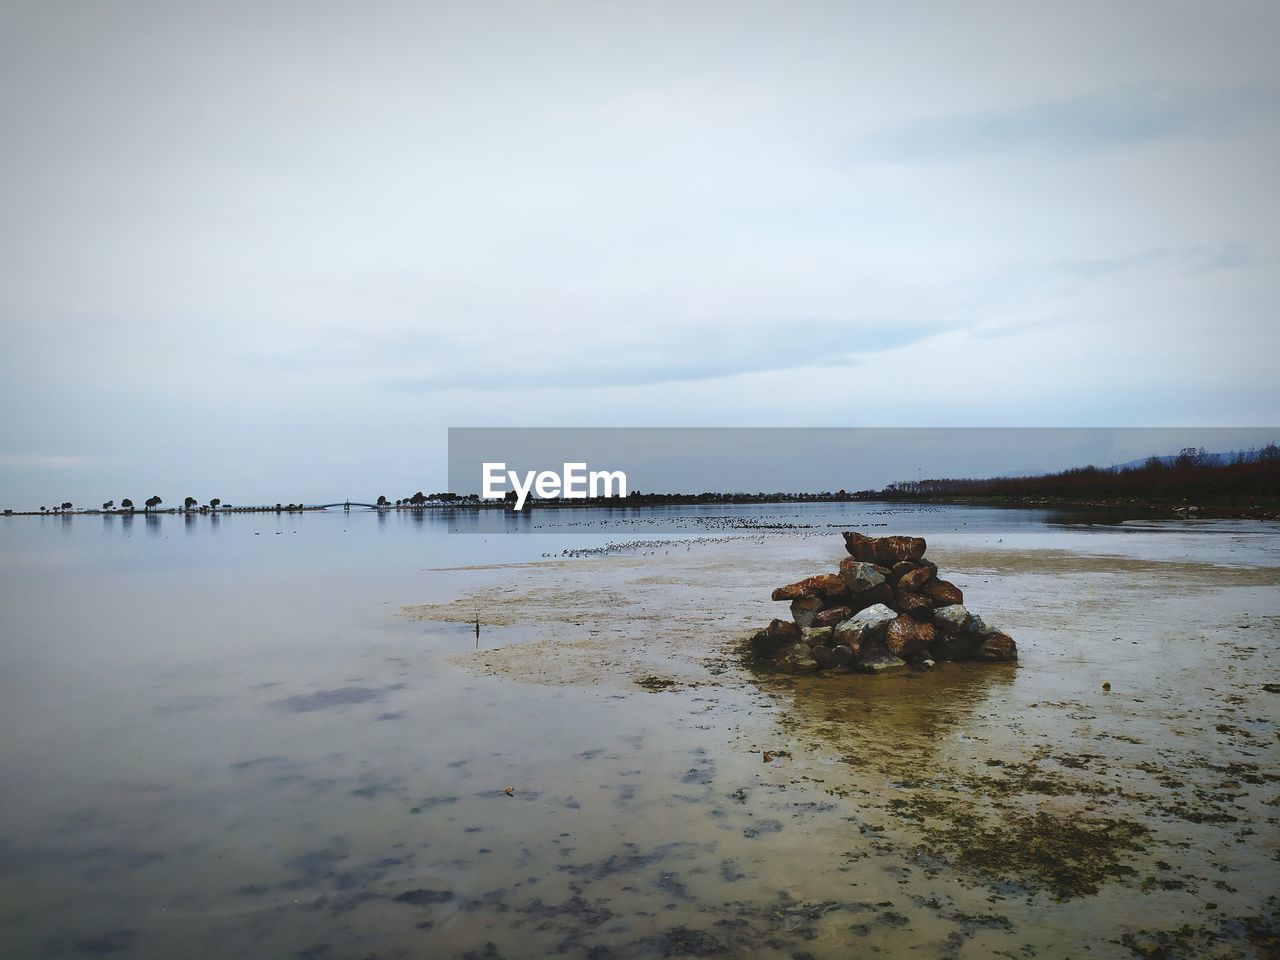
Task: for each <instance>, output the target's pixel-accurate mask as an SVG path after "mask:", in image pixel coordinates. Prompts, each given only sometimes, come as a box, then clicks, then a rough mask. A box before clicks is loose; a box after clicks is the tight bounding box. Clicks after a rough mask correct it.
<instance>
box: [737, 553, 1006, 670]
mask: <svg viewBox="0 0 1280 960" xmlns="http://www.w3.org/2000/svg"><path fill="white" fill-rule="evenodd" d="M844 542H845V548H846V549H847V550H848V551H849V554H850V556H848V557H846V558H845V559H844V560H842V561H840V572H839V573H823V574H819V575H818V576H816V577H808V578H806V579H804V580H800V581H798V582H797V583H789V584H787V585H786V586H785V587H779V588H778V589H777V590H774V591H773V599H774V600H790V601H791V617H792V619H791V621H786V620H774V621H773V622H772V623H770V624H769V626H767V627H765V628H764V629H763V630H761V631H760V632H759V633H757V634H756V635H755V636H754V637H752V638H751V645H752V646H753V647H754V649H755V651H756V652H757V653H758V654H760V655H761V656H764V657H766V658H768V659H769V660H770V661H772V662H773V663H774V665H776V666H778V667H781V668H784V669H789V670H800V671H806V670H825V669H832V668H846V669H853V670H860V671H863V672H866V673H881V672H883V671H886V670H893V669H897V668H902V667H906V666H909V665H913V664H914V665H918V666H922V667H933V666H935V665H936V663H937V662H938V661H940V660H1017V659H1018V647H1017V645H1016V644H1015V643H1014V642H1013V638H1012V637H1010V636H1009V635H1008V634H1005V633H1002V632H1001V631H999V630H996V629H994V628H993V627H989V626H987V624H986V623H984V622H983V620H982V618H981V617H979V616H978V615H977V614H974V613H970V612H969V610H968V609H966V608H965V606H964V594H963V593H961V592H960V588H959V587H957V586H956V585H955V584H954V583H951V582H949V581H947V580H943V579H940V578H939V577H938V566H937V564H935V563H933V562H932V561H930V560H926V559H925V558H924V551H925V542H924V539H923V538H922V537H866V536H863V535H862V534H860V533H855V532H852V531H846V532H845V534H844Z"/></svg>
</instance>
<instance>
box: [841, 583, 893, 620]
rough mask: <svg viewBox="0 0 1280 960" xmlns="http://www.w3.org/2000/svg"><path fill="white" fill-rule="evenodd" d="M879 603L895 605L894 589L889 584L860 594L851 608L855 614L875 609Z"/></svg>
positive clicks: (853, 600) (851, 604)
mask: <svg viewBox="0 0 1280 960" xmlns="http://www.w3.org/2000/svg"><path fill="white" fill-rule="evenodd" d="M877 603H883V604H886V605H888V604H891V603H893V587H891V586H889V584H888V583H887V582H886V583H882V584H880V585H879V586H877V587H872V588H871V589H870V590H867V591H866V592H864V593H859V594H857V595H856V596H854V597H853V598H852V602H851V603H850V604H849V606H850V607H851V608H852V609H853V612H854V613H857V612H858V611H860V610H865V609H867V607H874V606H875V605H876V604H877Z"/></svg>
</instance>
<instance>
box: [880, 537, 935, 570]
mask: <svg viewBox="0 0 1280 960" xmlns="http://www.w3.org/2000/svg"><path fill="white" fill-rule="evenodd" d="M924 550H925V543H924V538H923V537H878V538H876V541H875V543H874V544H872V547H871V552H872V555H873V556H874V557H875V561H876V563H879V564H883V565H884V566H886V567H892V566H893V565H894V564H895V563H899V562H901V561H903V560H912V561H914V560H919V559H920V558H921V557H923V556H924Z"/></svg>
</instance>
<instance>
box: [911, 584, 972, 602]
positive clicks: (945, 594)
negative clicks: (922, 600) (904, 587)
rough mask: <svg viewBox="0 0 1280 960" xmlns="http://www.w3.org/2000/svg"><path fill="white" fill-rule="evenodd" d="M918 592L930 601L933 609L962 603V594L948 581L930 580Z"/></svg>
mask: <svg viewBox="0 0 1280 960" xmlns="http://www.w3.org/2000/svg"><path fill="white" fill-rule="evenodd" d="M920 592H921V593H923V594H924V595H925V596H926V597H928V598H929V599H930V600H932V601H933V605H934V606H935V607H949V606H951V604H953V603H964V594H963V593H962V592H961V591H960V588H959V587H957V586H956V585H955V584H954V583H952V582H951V581H950V580H930V581H928V582H927V583H925V584H924V586H923V587H921V588H920Z"/></svg>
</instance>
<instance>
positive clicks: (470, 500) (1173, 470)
mask: <svg viewBox="0 0 1280 960" xmlns="http://www.w3.org/2000/svg"><path fill="white" fill-rule="evenodd" d="M514 501H515V494H514V493H508V494H507V496H506V497H505V498H504V499H502V500H492V499H491V500H482V499H481V498H480V497H479V496H478V495H476V494H457V493H432V494H424V493H422V492H421V491H419V492H417V493H415V494H413V495H412V496H409V497H404V498H402V499H399V500H394V501H392V500H389V499H388V498H387V497H385V496H379V497H377V498H376V501H375V502H372V503H364V502H356V501H343V502H337V503H328V504H304V503H287V504H285V503H276V504H270V505H266V504H259V505H251V506H234V505H231V504H225V503H223V502H222V501H221V500H217V499H213V500H210V501H209V502H208V503H205V504H200V503H199V502H198V501H197V500H196V499H195V498H194V497H187V498H186V500H185V501H184V502H183V504H182V505H181V506H171V507H164V506H163V503H164V501H163V500H162V499H161V498H160V497H159V496H153V497H151V498H150V499H149V500H147V501H145V502H144V504H143V507H142V509H138V508H137V507H136V506H135V505H134V504H133V502H132V501H131V500H127V499H126V500H122V501H120V505H119V506H117V505H116V503H115V501H108V502H107V503H104V504H102V506H101V507H97V508H76V507H74V506H73V505H72V504H71V503H70V502H63V503H61V504H60V505H58V506H56V507H52V508H49V507H43V506H42V507H41V508H40V509H38V510H13V509H5V510H4V516H6V517H10V516H50V515H95V514H98V515H123V516H133V515H136V514H138V513H142V514H144V515H152V514H180V515H192V514H197V515H198V514H213V515H218V514H223V513H309V512H323V511H325V510H329V509H335V508H346V509H350V508H351V507H356V508H361V509H374V510H409V511H421V510H440V509H455V510H457V509H462V510H487V509H488V510H492V509H509V508H510V507H511V505H512V504H513V503H514ZM861 502H875V503H898V504H920V505H939V506H942V505H951V504H963V505H969V506H982V507H1010V508H1023V509H1026V508H1031V509H1046V508H1048V509H1055V508H1059V509H1073V510H1074V509H1079V510H1091V511H1105V512H1114V513H1117V514H1120V515H1123V517H1133V518H1135V519H1141V518H1153V517H1168V516H1173V517H1182V518H1192V517H1195V518H1198V519H1209V518H1212V519H1249V520H1280V447H1277V446H1276V445H1275V444H1268V445H1267V446H1265V447H1263V448H1261V449H1257V450H1248V451H1239V452H1236V453H1227V454H1210V453H1206V452H1205V451H1204V450H1203V449H1194V448H1187V449H1184V450H1183V451H1181V452H1180V453H1179V454H1178V455H1176V456H1169V457H1150V458H1148V459H1147V460H1145V461H1142V462H1140V463H1135V464H1123V465H1121V466H1117V467H1094V466H1087V467H1076V468H1073V469H1070V470H1064V471H1061V472H1058V473H1048V474H1040V475H1035V476H1025V477H990V478H985V479H961V478H955V479H921V480H909V481H900V482H897V483H891V484H889V485H888V486H886V487H883V488H882V489H879V490H854V491H848V490H843V489H842V490H837V491H834V492H832V491H822V492H817V493H810V492H787V491H773V492H763V491H761V492H758V493H745V492H703V493H653V492H649V493H643V492H641V491H639V490H632V491H629V492H628V493H627V494H626V495H625V496H609V497H588V498H585V499H581V500H563V499H551V500H539V499H537V498H536V497H534V496H532V495H531V496H530V497H529V499H528V500H527V501H526V506H527V507H536V508H538V509H548V508H553V509H565V508H568V509H581V508H611V509H630V508H645V507H666V506H705V505H736V504H773V503H776V504H799V503H861Z"/></svg>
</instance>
